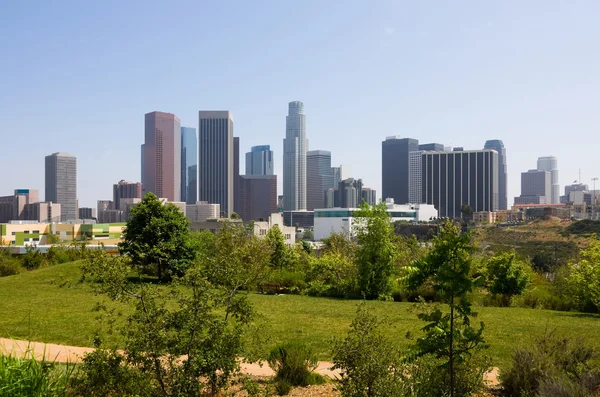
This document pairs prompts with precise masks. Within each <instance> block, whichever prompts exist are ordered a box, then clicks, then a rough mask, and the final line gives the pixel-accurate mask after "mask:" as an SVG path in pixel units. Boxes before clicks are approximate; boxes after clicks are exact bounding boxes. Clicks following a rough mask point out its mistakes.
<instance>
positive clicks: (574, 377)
mask: <svg viewBox="0 0 600 397" xmlns="http://www.w3.org/2000/svg"><path fill="white" fill-rule="evenodd" d="M597 358H598V354H597V351H596V350H595V349H594V348H592V347H590V346H588V345H586V344H584V343H583V342H582V341H580V340H572V339H570V338H567V337H561V336H559V335H557V334H556V333H555V332H549V333H548V332H547V333H546V334H544V335H543V336H542V337H540V338H538V339H537V340H535V343H533V344H530V345H529V346H527V347H522V348H518V349H517V350H516V351H515V352H514V354H513V356H512V360H511V364H510V367H509V368H508V369H507V370H506V371H502V372H501V373H500V381H501V383H502V387H503V389H504V392H505V393H506V394H507V395H509V396H517V397H518V396H533V395H536V393H539V394H537V395H539V396H544V397H546V396H548V397H549V396H561V395H564V396H579V395H580V394H577V393H578V392H577V390H580V391H581V390H587V392H586V393H584V394H583V395H589V394H591V393H593V392H594V391H600V372H599V368H598V367H597V364H594V362H595V360H596V359H597ZM559 391H560V393H563V394H560V393H559ZM542 393H546V394H542ZM565 393H566V394H565ZM569 393H571V394H569Z"/></svg>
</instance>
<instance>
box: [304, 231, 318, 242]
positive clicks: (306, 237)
mask: <svg viewBox="0 0 600 397" xmlns="http://www.w3.org/2000/svg"><path fill="white" fill-rule="evenodd" d="M302 239H304V240H309V241H312V240H314V239H315V235H314V233H313V231H312V230H310V229H306V230H305V231H304V233H303V234H302Z"/></svg>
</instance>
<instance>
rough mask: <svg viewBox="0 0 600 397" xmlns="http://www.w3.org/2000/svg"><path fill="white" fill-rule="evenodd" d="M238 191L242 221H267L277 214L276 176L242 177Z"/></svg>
mask: <svg viewBox="0 0 600 397" xmlns="http://www.w3.org/2000/svg"><path fill="white" fill-rule="evenodd" d="M238 191H239V195H240V198H239V205H240V210H239V213H238V215H239V216H240V217H241V218H242V219H243V220H244V221H252V220H254V221H259V220H267V219H268V218H269V215H271V214H273V213H275V212H277V175H242V176H240V181H239V190H238Z"/></svg>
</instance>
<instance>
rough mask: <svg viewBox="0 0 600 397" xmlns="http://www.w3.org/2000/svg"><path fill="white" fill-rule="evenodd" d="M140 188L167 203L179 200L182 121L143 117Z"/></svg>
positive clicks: (160, 115) (159, 114) (168, 115)
mask: <svg viewBox="0 0 600 397" xmlns="http://www.w3.org/2000/svg"><path fill="white" fill-rule="evenodd" d="M142 188H143V192H144V194H145V193H146V192H152V193H154V194H155V195H156V196H158V197H160V198H166V199H167V200H169V201H180V199H181V120H179V117H177V116H175V115H174V114H171V113H164V112H151V113H147V114H146V125H145V140H144V144H143V145H142Z"/></svg>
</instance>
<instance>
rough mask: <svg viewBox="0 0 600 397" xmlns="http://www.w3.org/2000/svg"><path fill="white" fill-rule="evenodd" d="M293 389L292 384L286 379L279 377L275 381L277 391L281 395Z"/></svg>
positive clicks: (285, 394)
mask: <svg viewBox="0 0 600 397" xmlns="http://www.w3.org/2000/svg"><path fill="white" fill-rule="evenodd" d="M290 391H292V384H291V383H290V382H288V381H287V380H285V379H278V380H277V381H276V382H275V392H276V393H277V395H279V396H287V395H288V394H290Z"/></svg>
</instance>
